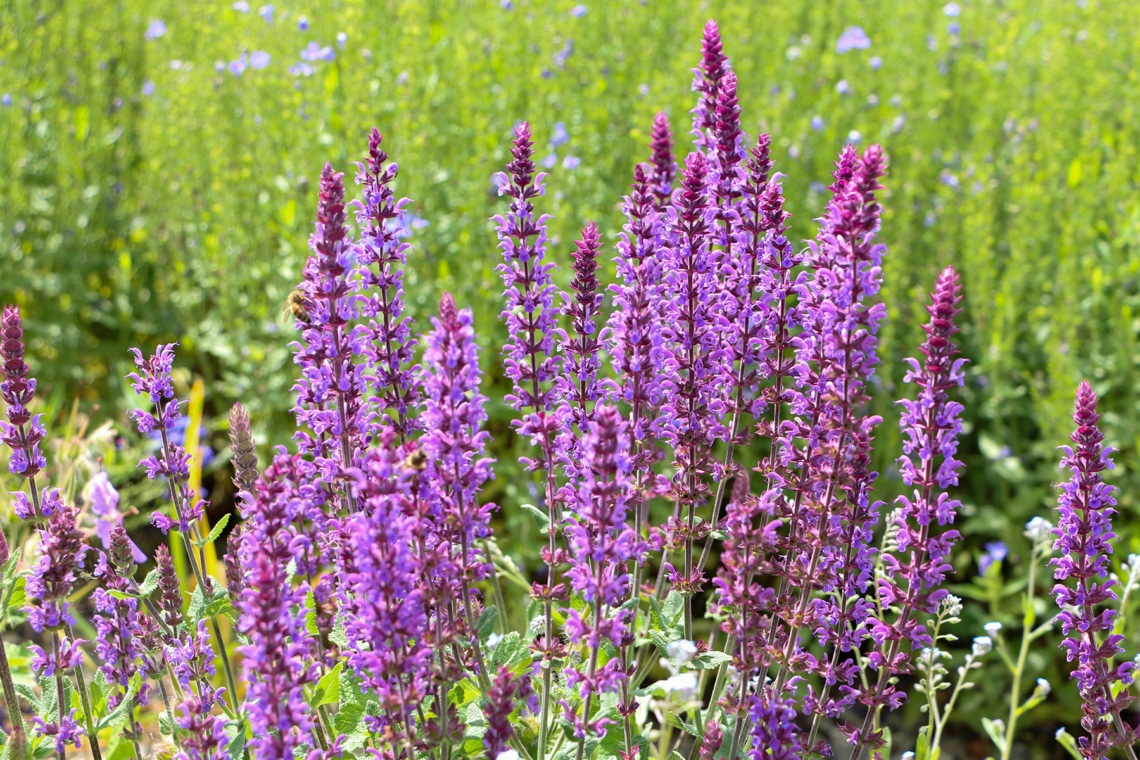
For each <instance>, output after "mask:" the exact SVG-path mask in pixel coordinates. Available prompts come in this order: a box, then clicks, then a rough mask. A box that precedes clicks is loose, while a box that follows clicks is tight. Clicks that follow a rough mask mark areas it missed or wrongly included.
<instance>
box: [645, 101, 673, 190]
mask: <svg viewBox="0 0 1140 760" xmlns="http://www.w3.org/2000/svg"><path fill="white" fill-rule="evenodd" d="M649 149H650V151H651V153H652V171H651V173H650V177H649V183H650V187H651V188H653V195H654V196H655V197H656V199H657V201H656V205H657V210H658V211H664V210H665V209H666V207H668V206H669V203H670V202H671V199H672V197H673V180H674V179H676V177H677V162H676V161H674V160H673V134H672V132H670V131H669V117H668V116H666V115H665V112H664V111H660V112H659V113H658V114H657V115H656V116H655V117H653V133H652V136H651V138H650V141H649Z"/></svg>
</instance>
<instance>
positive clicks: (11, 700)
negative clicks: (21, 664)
mask: <svg viewBox="0 0 1140 760" xmlns="http://www.w3.org/2000/svg"><path fill="white" fill-rule="evenodd" d="M0 685H2V686H3V687H4V703H5V704H6V705H7V707H8V718H9V720H11V721H12V733H11V735H9V737H8V744H9V747H10V749H9V751H8V757H10V758H13V760H23V757H24V755H25V753H26V752H27V747H28V735H27V733H26V731H25V729H24V714H23V712H21V710H20V699H19V697H17V696H16V687H15V685H14V684H13V683H12V669H11V668H10V667H9V666H8V652H7V651H5V646H4V640H3V639H2V638H0Z"/></svg>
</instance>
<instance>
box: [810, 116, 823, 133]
mask: <svg viewBox="0 0 1140 760" xmlns="http://www.w3.org/2000/svg"><path fill="white" fill-rule="evenodd" d="M823 127H824V122H823V117H822V116H820V115H819V114H816V115H815V116H813V117H811V128H812V131H813V132H820V131H822V130H823Z"/></svg>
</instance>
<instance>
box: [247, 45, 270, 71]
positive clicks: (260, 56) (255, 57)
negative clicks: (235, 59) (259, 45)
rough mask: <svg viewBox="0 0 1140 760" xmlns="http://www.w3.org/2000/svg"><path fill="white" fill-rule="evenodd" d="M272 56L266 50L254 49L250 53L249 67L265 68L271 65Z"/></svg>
mask: <svg viewBox="0 0 1140 760" xmlns="http://www.w3.org/2000/svg"><path fill="white" fill-rule="evenodd" d="M269 60H270V56H269V53H266V52H265V51H264V50H254V51H253V52H252V53H250V54H249V67H250V68H251V69H264V68H265V67H266V66H268V65H269Z"/></svg>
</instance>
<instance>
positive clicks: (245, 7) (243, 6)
mask: <svg viewBox="0 0 1140 760" xmlns="http://www.w3.org/2000/svg"><path fill="white" fill-rule="evenodd" d="M230 7H232V8H233V9H234V10H235V11H237V12H238V13H249V3H247V2H246V1H245V0H237V2H236V3H234V4H233V5H232V6H230Z"/></svg>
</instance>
